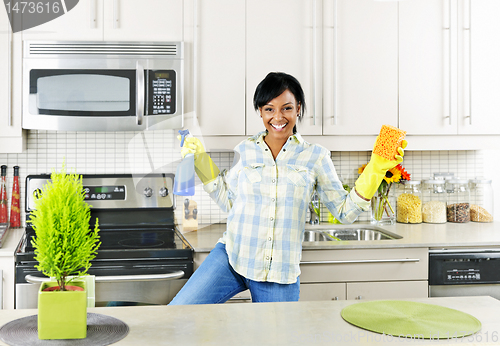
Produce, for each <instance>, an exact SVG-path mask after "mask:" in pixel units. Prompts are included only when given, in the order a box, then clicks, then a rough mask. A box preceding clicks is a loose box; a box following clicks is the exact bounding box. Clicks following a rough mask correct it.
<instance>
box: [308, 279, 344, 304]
mask: <svg viewBox="0 0 500 346" xmlns="http://www.w3.org/2000/svg"><path fill="white" fill-rule="evenodd" d="M346 285H347V284H346V283H345V282H333V283H317V284H315V283H303V282H301V283H300V299H299V301H313V300H345V299H346V294H347V289H346Z"/></svg>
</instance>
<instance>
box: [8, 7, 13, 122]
mask: <svg viewBox="0 0 500 346" xmlns="http://www.w3.org/2000/svg"><path fill="white" fill-rule="evenodd" d="M12 15H13V12H11V13H10V14H9V16H10V18H9V22H10V23H12ZM7 27H8V28H7V36H8V40H7V67H8V71H7V80H8V83H9V84H8V85H9V89H10V90H9V91H8V92H7V112H8V113H7V126H8V127H11V126H12V125H13V121H12V41H13V37H12V29H11V26H10V24H9V25H7Z"/></svg>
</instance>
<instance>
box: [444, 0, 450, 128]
mask: <svg viewBox="0 0 500 346" xmlns="http://www.w3.org/2000/svg"><path fill="white" fill-rule="evenodd" d="M444 1H445V4H446V3H447V4H448V7H447V8H446V6H445V11H444V12H445V14H446V16H445V19H444V30H446V31H447V32H448V35H447V36H448V68H447V69H446V71H447V72H448V78H446V79H447V80H448V115H447V116H445V118H448V124H449V125H451V0H448V1H447V0H444Z"/></svg>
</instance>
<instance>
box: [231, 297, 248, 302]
mask: <svg viewBox="0 0 500 346" xmlns="http://www.w3.org/2000/svg"><path fill="white" fill-rule="evenodd" d="M237 300H238V301H240V300H252V298H250V297H233V298H229V301H237Z"/></svg>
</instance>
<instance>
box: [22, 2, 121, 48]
mask: <svg viewBox="0 0 500 346" xmlns="http://www.w3.org/2000/svg"><path fill="white" fill-rule="evenodd" d="M104 1H109V2H111V1H112V0H85V1H84V0H80V1H79V2H78V4H77V5H76V6H75V7H74V8H73V9H71V10H70V11H68V12H67V13H65V14H64V15H62V16H61V17H58V18H56V19H53V20H51V21H50V22H47V23H45V24H42V25H39V26H36V27H34V28H31V29H28V30H23V31H22V36H23V40H61V41H102V39H103V30H102V28H103V3H104Z"/></svg>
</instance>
